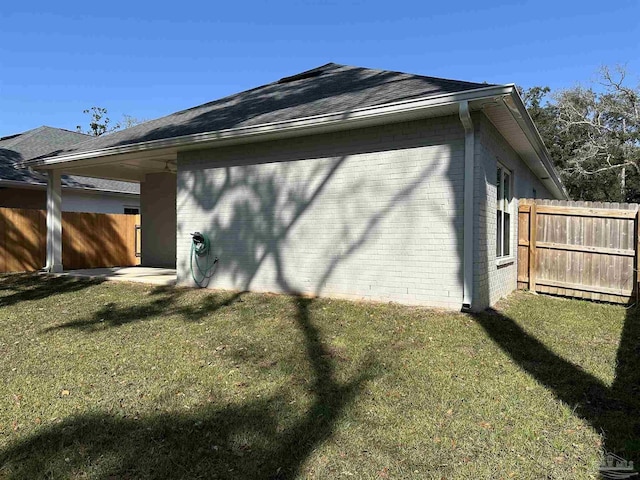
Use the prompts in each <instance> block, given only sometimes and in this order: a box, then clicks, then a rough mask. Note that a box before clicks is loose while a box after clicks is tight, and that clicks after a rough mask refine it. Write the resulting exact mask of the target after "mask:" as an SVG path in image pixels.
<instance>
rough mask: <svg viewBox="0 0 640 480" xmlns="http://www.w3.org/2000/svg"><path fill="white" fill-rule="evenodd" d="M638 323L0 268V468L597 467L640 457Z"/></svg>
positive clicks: (524, 303)
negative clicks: (612, 458) (617, 458)
mask: <svg viewBox="0 0 640 480" xmlns="http://www.w3.org/2000/svg"><path fill="white" fill-rule="evenodd" d="M634 315H635V310H631V309H630V310H626V309H625V308H623V307H619V306H611V305H598V304H595V303H588V302H583V301H577V300H562V299H554V298H549V297H543V296H534V295H531V294H525V293H519V294H514V295H512V296H511V297H510V298H509V299H508V300H507V301H505V302H503V303H502V304H501V305H500V306H499V310H498V311H495V312H490V313H485V314H481V315H468V314H461V313H451V312H442V311H436V310H429V309H424V308H411V307H404V306H399V305H395V304H372V303H354V302H347V301H337V300H327V299H307V298H298V297H290V296H281V295H258V294H241V295H238V294H233V293H210V292H206V291H201V290H188V289H171V288H155V287H151V286H142V285H135V284H126V283H117V282H107V283H102V284H97V283H90V282H86V281H77V280H72V279H68V278H48V279H47V278H43V277H38V276H30V275H10V276H4V277H3V276H0V358H1V359H2V362H1V363H0V373H1V375H0V378H1V379H2V388H1V389H0V478H2V479H5V478H6V479H37V478H74V479H75V478H90V479H111V478H241V479H291V478H327V479H335V478H365V479H367V478H371V479H381V478H383V479H384V478H390V479H393V478H416V479H418V478H419V479H423V478H437V479H440V478H472V479H478V478H557V479H560V478H596V476H597V467H598V463H599V459H600V455H601V452H602V449H603V448H607V449H610V450H615V451H616V452H618V453H620V454H623V455H626V456H627V458H631V459H635V460H639V459H640V458H638V457H639V456H638V451H640V445H638V442H637V441H636V440H635V438H636V434H637V433H638V432H637V431H636V430H637V426H638V425H637V423H638V420H637V417H638V411H639V410H638V402H639V397H640V395H638V391H637V386H638V377H637V375H638V374H637V372H638V370H640V369H638V368H635V367H636V365H635V362H636V361H637V357H638V332H637V328H636V327H635V325H636V324H637V322H632V321H631V320H633V318H632V317H633V316H634ZM621 337H622V339H623V341H622V342H621ZM619 348H621V349H622V352H621V353H623V354H624V355H623V357H624V358H622V357H621V358H622V360H624V361H622V360H621V361H617V360H616V359H617V356H618V355H619V353H618V349H619ZM625 352H626V353H625ZM625 359H626V360H625ZM603 442H604V444H603Z"/></svg>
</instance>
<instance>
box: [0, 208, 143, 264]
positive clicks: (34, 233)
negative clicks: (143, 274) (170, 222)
mask: <svg viewBox="0 0 640 480" xmlns="http://www.w3.org/2000/svg"><path fill="white" fill-rule="evenodd" d="M139 223H140V215H123V214H102V213H77V212H63V213H62V263H63V265H64V268H65V269H77V268H100V267H115V266H132V265H136V264H137V263H138V259H137V258H136V256H135V249H136V245H135V227H136V225H138V224H139ZM46 244H47V228H46V213H45V211H44V210H31V209H18V208H0V272H2V273H5V272H24V271H36V270H39V269H41V268H42V267H44V265H45V257H46Z"/></svg>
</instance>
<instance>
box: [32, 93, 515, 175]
mask: <svg viewBox="0 0 640 480" xmlns="http://www.w3.org/2000/svg"><path fill="white" fill-rule="evenodd" d="M511 89H512V87H511V86H510V85H498V86H487V87H482V88H476V89H473V90H465V91H462V92H456V93H452V94H442V95H434V96H430V97H422V98H417V99H412V100H405V101H401V102H394V103H388V104H384V105H380V106H374V107H365V108H359V109H354V110H351V111H343V112H334V113H329V114H323V115H316V116H312V117H305V118H301V119H295V120H284V121H279V122H272V123H265V124H260V125H254V126H248V127H237V128H231V129H226V130H217V131H212V132H204V133H195V134H191V135H183V136H180V137H173V138H166V139H159V140H150V141H147V142H139V143H134V144H128V145H121V146H115V147H108V148H103V149H98V150H91V151H85V152H77V153H71V154H68V155H58V156H53V157H43V158H38V159H32V160H28V161H24V162H22V163H21V164H20V166H21V167H35V168H38V167H39V168H45V169H46V167H48V166H50V167H52V166H54V165H56V164H60V163H67V162H72V161H76V160H84V159H91V158H99V157H105V156H111V155H122V154H128V153H140V152H147V151H153V150H162V149H181V148H184V147H193V146H203V145H207V144H212V145H213V144H216V143H220V142H225V141H230V140H245V139H249V138H252V137H268V138H277V137H286V136H293V135H304V134H312V133H317V132H320V131H322V130H326V129H330V128H331V127H335V126H337V125H340V127H341V128H354V127H358V126H366V125H367V124H374V123H378V122H379V123H383V122H384V121H385V120H389V119H391V118H393V119H394V120H398V119H401V118H404V117H410V116H411V115H415V114H419V112H420V111H422V110H426V109H431V108H434V107H438V106H444V105H447V104H454V103H458V102H461V101H463V100H468V101H472V100H476V99H480V98H485V97H494V96H497V95H498V96H499V95H506V94H508V93H509V92H510V90H511Z"/></svg>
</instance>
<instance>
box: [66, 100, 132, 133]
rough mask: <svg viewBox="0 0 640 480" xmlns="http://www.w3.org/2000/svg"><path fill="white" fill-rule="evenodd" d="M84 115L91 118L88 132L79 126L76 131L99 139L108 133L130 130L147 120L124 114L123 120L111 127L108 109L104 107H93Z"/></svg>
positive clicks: (85, 111)
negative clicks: (124, 129)
mask: <svg viewBox="0 0 640 480" xmlns="http://www.w3.org/2000/svg"><path fill="white" fill-rule="evenodd" d="M82 113H84V114H88V115H90V116H91V119H90V120H89V128H88V130H85V131H83V129H82V126H81V125H78V126H77V127H76V130H77V131H78V132H80V133H86V134H88V135H93V136H94V137H99V136H100V135H104V134H107V133H111V132H115V131H116V130H120V129H121V128H129V127H133V126H135V125H138V124H139V123H142V122H144V121H145V120H141V119H138V118H136V117H133V116H131V115H127V114H124V115H122V120H121V121H119V122H118V123H116V124H115V125H112V126H109V123H111V120H110V119H109V117H108V116H107V113H108V112H107V109H106V108H103V107H91V108H88V109H86V110H83V112H82Z"/></svg>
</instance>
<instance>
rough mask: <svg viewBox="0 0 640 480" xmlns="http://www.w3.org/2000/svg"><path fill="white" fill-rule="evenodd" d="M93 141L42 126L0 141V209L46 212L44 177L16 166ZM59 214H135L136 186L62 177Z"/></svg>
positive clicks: (137, 186)
mask: <svg viewBox="0 0 640 480" xmlns="http://www.w3.org/2000/svg"><path fill="white" fill-rule="evenodd" d="M93 139H94V137H91V136H89V135H84V134H82V133H77V132H71V131H69V130H64V129H62V128H52V127H46V126H42V127H39V128H35V129H33V130H29V131H26V132H22V133H18V134H16V135H11V136H7V137H2V138H0V207H10V208H37V209H44V208H46V203H47V194H46V188H47V178H46V174H45V173H42V172H36V171H34V170H32V169H29V168H16V164H17V163H20V162H23V161H25V160H29V159H32V158H37V157H41V156H44V155H48V154H52V153H53V152H56V151H58V150H60V149H64V148H69V147H72V146H73V145H77V144H79V143H82V142H91V141H92V140H93ZM62 188H63V189H64V197H63V201H62V210H63V211H69V212H94V213H138V212H139V210H140V186H139V184H137V183H135V182H122V181H114V180H103V179H100V178H90V177H82V176H77V175H65V176H64V177H63V178H62Z"/></svg>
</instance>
